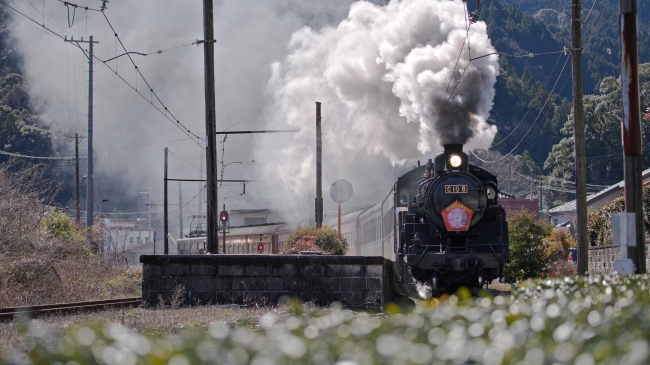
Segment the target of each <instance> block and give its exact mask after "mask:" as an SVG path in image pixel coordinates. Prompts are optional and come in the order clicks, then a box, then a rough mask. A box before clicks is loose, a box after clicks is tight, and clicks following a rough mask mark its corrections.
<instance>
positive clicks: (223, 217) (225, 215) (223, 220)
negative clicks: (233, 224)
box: [219, 210, 228, 224]
mask: <svg viewBox="0 0 650 365" xmlns="http://www.w3.org/2000/svg"><path fill="white" fill-rule="evenodd" d="M219 220H220V221H221V223H222V224H226V222H228V212H226V211H225V210H222V211H221V212H220V213H219Z"/></svg>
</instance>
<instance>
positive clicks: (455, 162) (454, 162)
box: [449, 155, 463, 167]
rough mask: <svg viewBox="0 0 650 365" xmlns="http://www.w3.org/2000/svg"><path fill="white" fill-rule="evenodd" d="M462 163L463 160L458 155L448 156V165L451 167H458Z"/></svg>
mask: <svg viewBox="0 0 650 365" xmlns="http://www.w3.org/2000/svg"><path fill="white" fill-rule="evenodd" d="M462 162H463V160H462V159H461V158H460V156H458V155H451V156H449V164H450V165H451V167H458V166H460V164H461V163H462Z"/></svg>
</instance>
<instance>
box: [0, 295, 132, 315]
mask: <svg viewBox="0 0 650 365" xmlns="http://www.w3.org/2000/svg"><path fill="white" fill-rule="evenodd" d="M141 304H142V298H123V299H108V300H95V301H89V302H74V303H58V304H45V305H33V306H26V307H8V308H0V320H11V319H13V318H14V316H16V315H18V314H29V315H30V316H33V317H38V316H42V315H47V314H64V313H73V312H90V311H96V310H103V309H109V308H125V307H137V306H140V305H141Z"/></svg>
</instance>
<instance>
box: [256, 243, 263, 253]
mask: <svg viewBox="0 0 650 365" xmlns="http://www.w3.org/2000/svg"><path fill="white" fill-rule="evenodd" d="M257 251H259V253H262V252H264V245H263V244H259V245H257Z"/></svg>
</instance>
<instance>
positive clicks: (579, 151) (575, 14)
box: [571, 0, 589, 275]
mask: <svg viewBox="0 0 650 365" xmlns="http://www.w3.org/2000/svg"><path fill="white" fill-rule="evenodd" d="M581 10H582V8H581V7H580V0H571V57H572V65H571V66H572V69H573V90H572V94H573V129H574V132H573V133H574V137H573V138H574V141H575V143H574V144H575V159H576V160H575V166H576V223H577V224H576V225H577V236H578V237H577V238H578V274H579V275H585V274H586V273H587V271H588V269H589V256H588V255H589V251H588V250H589V235H588V232H587V159H586V155H587V150H586V147H585V121H584V106H583V103H582V95H583V90H582V18H581Z"/></svg>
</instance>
